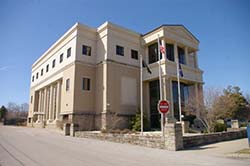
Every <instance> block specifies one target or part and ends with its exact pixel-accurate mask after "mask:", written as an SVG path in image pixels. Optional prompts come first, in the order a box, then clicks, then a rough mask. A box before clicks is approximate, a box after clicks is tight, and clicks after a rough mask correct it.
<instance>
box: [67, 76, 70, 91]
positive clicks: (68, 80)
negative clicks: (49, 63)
mask: <svg viewBox="0 0 250 166" xmlns="http://www.w3.org/2000/svg"><path fill="white" fill-rule="evenodd" d="M69 84H70V79H69V78H68V79H67V80H66V91H68V90H69Z"/></svg>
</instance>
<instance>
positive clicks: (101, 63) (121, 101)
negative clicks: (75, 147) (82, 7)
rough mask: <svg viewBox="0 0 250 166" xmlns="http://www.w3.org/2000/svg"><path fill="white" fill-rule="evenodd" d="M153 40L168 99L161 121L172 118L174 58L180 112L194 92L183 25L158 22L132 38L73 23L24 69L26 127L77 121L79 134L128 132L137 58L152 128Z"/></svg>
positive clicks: (191, 55)
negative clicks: (27, 96) (165, 115)
mask: <svg viewBox="0 0 250 166" xmlns="http://www.w3.org/2000/svg"><path fill="white" fill-rule="evenodd" d="M158 36H159V38H160V41H161V43H162V44H163V46H164V47H165V49H166V55H164V54H163V55H161V60H160V64H161V69H162V80H163V81H162V82H163V84H162V87H163V88H162V93H163V98H164V99H167V100H169V101H170V106H171V109H170V113H169V115H168V118H169V119H174V118H175V119H177V120H178V119H179V110H178V95H177V77H176V61H177V60H179V62H180V64H181V67H182V71H183V77H181V78H180V81H181V105H182V107H183V111H184V110H185V106H186V104H187V103H188V101H189V100H190V98H197V99H198V98H200V97H199V96H200V94H202V85H203V80H202V73H203V71H202V70H200V69H199V67H198V58H197V51H198V47H199V41H198V40H197V39H196V37H195V36H194V35H193V34H192V33H191V32H190V31H188V30H187V29H186V28H185V27H184V26H183V25H162V26H160V27H158V28H155V29H154V30H152V31H150V32H148V33H146V34H140V33H137V32H134V31H132V30H128V29H126V28H123V27H121V26H118V25H115V24H113V23H110V22H105V23H104V24H102V25H101V26H99V27H98V28H90V27H88V26H85V25H82V24H80V23H76V24H75V25H74V26H73V27H72V28H70V29H69V30H68V31H67V32H66V33H65V34H64V35H63V36H62V37H61V38H60V39H59V40H57V41H56V42H55V43H54V44H53V45H52V46H51V47H50V48H49V49H48V50H47V51H46V52H45V53H44V54H43V55H42V56H41V57H40V58H39V59H38V60H37V61H36V62H35V63H34V64H33V65H32V74H31V87H30V103H29V115H28V125H30V126H35V127H38V126H40V127H45V128H46V127H62V125H63V124H64V123H77V124H79V127H80V130H100V129H110V128H112V129H114V128H120V129H122V128H126V127H128V124H129V120H130V118H131V117H132V116H133V115H135V113H136V111H137V110H138V109H139V107H140V60H139V56H140V55H142V57H143V59H144V61H145V62H146V63H147V64H148V66H149V67H150V69H151V71H152V73H151V74H150V73H148V72H147V69H146V68H144V69H143V105H144V113H145V115H146V117H147V118H148V120H149V123H150V127H151V128H159V127H160V123H159V117H160V115H159V113H158V111H157V102H158V100H159V73H158V72H159V70H158V49H157V47H158V44H157V39H158ZM201 96H202V95H201Z"/></svg>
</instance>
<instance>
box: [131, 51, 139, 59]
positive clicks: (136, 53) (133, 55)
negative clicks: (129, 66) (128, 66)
mask: <svg viewBox="0 0 250 166" xmlns="http://www.w3.org/2000/svg"><path fill="white" fill-rule="evenodd" d="M131 58H133V59H138V51H136V50H131Z"/></svg>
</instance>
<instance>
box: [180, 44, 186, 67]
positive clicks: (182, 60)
mask: <svg viewBox="0 0 250 166" xmlns="http://www.w3.org/2000/svg"><path fill="white" fill-rule="evenodd" d="M178 58H179V63H181V64H186V59H185V53H184V49H183V48H181V47H178Z"/></svg>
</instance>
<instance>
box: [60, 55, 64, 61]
mask: <svg viewBox="0 0 250 166" xmlns="http://www.w3.org/2000/svg"><path fill="white" fill-rule="evenodd" d="M62 61H63V54H61V55H60V63H61V62H62Z"/></svg>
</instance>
